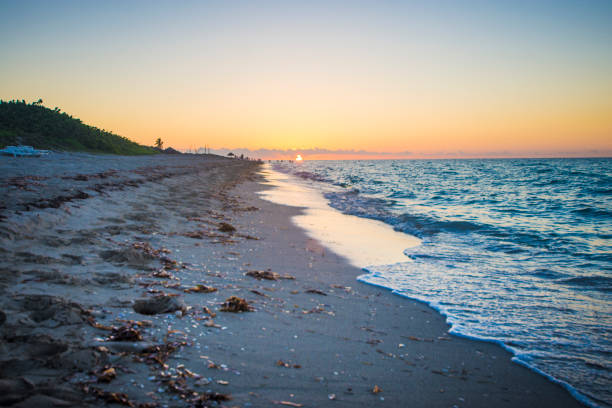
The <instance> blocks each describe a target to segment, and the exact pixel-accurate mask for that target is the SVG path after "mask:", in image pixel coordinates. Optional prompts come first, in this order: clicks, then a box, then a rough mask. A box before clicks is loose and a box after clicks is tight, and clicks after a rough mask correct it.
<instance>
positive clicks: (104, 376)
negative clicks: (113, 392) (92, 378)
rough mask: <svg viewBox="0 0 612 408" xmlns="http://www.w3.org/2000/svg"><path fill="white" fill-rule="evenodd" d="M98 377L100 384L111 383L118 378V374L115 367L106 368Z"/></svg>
mask: <svg viewBox="0 0 612 408" xmlns="http://www.w3.org/2000/svg"><path fill="white" fill-rule="evenodd" d="M96 375H97V377H98V382H101V383H109V382H111V381H112V380H114V379H115V377H117V372H116V371H115V368H114V367H108V366H105V367H103V368H102V371H101V372H99V373H97V374H96Z"/></svg>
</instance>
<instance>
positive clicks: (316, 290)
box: [305, 289, 327, 296]
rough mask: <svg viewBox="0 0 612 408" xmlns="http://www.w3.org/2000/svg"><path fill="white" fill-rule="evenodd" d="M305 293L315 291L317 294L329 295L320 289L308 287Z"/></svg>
mask: <svg viewBox="0 0 612 408" xmlns="http://www.w3.org/2000/svg"><path fill="white" fill-rule="evenodd" d="M305 293H313V294H315V295H321V296H327V293H325V292H323V291H320V290H318V289H308V290H306V291H305Z"/></svg>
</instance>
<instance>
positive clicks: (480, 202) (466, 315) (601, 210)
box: [272, 159, 612, 407]
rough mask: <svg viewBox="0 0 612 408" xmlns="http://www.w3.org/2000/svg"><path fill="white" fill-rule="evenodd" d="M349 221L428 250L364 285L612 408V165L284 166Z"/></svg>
mask: <svg viewBox="0 0 612 408" xmlns="http://www.w3.org/2000/svg"><path fill="white" fill-rule="evenodd" d="M272 168H273V169H274V170H276V171H280V172H282V173H285V174H290V175H291V176H292V177H295V179H296V180H299V182H300V183H305V184H306V185H308V188H312V189H316V190H317V191H319V192H320V193H321V194H322V196H323V197H324V198H325V200H326V201H327V204H328V205H329V206H331V207H333V208H334V209H336V210H337V211H340V212H342V213H345V214H350V215H354V216H357V217H361V218H368V219H374V220H379V221H382V222H384V223H386V224H388V225H390V226H392V227H393V229H395V230H396V231H399V232H401V233H404V234H408V235H411V236H414V237H417V238H419V240H420V242H419V244H418V245H416V246H410V247H409V248H406V249H404V251H403V252H404V255H405V257H402V258H400V259H399V262H398V259H393V260H392V261H390V262H381V261H379V262H377V263H376V264H373V265H368V266H366V267H365V268H364V272H365V273H364V274H363V275H361V276H359V277H358V280H360V281H361V282H364V283H367V284H372V285H377V286H381V287H385V288H388V289H390V290H392V291H393V292H394V293H396V294H397V295H400V296H405V297H407V298H411V299H416V300H419V301H422V302H426V303H427V304H429V305H431V306H432V307H433V308H435V309H436V310H438V311H439V312H440V313H442V314H443V315H445V316H446V317H447V320H448V322H449V323H450V324H451V333H453V334H455V335H458V336H466V337H470V338H475V339H479V340H485V341H493V342H498V343H500V344H501V345H502V346H503V347H505V348H507V349H508V350H510V351H511V352H512V353H513V354H514V356H515V357H514V361H515V362H517V363H519V364H523V365H526V366H528V367H529V368H531V369H533V370H535V371H538V372H540V373H541V374H543V375H545V376H547V377H548V378H549V379H551V380H552V381H556V382H559V383H561V384H562V385H564V386H565V387H566V388H568V389H569V390H570V391H571V392H572V394H573V395H574V396H575V397H576V398H578V399H579V400H581V401H583V402H584V403H586V404H587V405H590V406H599V407H612V296H611V295H612V159H490V160H484V159H473V160H372V161H370V160H358V161H304V162H302V163H299V164H296V163H289V162H282V163H274V164H273V166H272Z"/></svg>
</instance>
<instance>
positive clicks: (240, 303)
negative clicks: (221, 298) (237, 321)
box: [221, 296, 253, 313]
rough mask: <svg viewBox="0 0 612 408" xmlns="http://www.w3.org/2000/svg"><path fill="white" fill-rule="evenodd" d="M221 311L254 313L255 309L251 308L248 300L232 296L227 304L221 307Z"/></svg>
mask: <svg viewBox="0 0 612 408" xmlns="http://www.w3.org/2000/svg"><path fill="white" fill-rule="evenodd" d="M221 311H222V312H232V313H240V312H252V311H253V307H252V306H250V305H249V304H248V302H247V301H246V300H244V299H242V298H239V297H238V296H232V297H230V298H227V299H226V300H225V303H223V305H222V306H221Z"/></svg>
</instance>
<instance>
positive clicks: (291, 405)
mask: <svg viewBox="0 0 612 408" xmlns="http://www.w3.org/2000/svg"><path fill="white" fill-rule="evenodd" d="M274 403H275V404H277V405H285V406H287V407H297V408H299V407H303V406H304V405H302V404H298V403H297V402H291V401H274Z"/></svg>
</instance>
